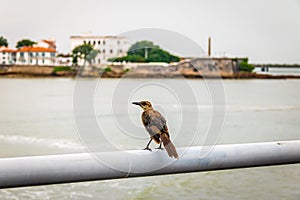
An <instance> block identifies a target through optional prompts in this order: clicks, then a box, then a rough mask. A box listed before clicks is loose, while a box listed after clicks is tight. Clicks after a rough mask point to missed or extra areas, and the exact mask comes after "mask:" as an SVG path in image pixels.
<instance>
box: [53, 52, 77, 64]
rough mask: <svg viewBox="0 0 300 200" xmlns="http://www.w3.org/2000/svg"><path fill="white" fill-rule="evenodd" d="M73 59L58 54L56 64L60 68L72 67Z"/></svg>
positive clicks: (67, 55) (66, 55) (69, 56)
mask: <svg viewBox="0 0 300 200" xmlns="http://www.w3.org/2000/svg"><path fill="white" fill-rule="evenodd" d="M72 61H73V57H72V55H69V54H59V55H57V56H56V64H57V65H60V66H72V64H73V63H72Z"/></svg>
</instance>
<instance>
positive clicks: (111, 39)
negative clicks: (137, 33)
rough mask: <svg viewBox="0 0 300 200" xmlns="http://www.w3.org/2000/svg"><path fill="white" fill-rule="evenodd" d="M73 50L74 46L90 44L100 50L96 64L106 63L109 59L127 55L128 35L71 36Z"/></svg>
mask: <svg viewBox="0 0 300 200" xmlns="http://www.w3.org/2000/svg"><path fill="white" fill-rule="evenodd" d="M70 40H71V51H73V49H74V48H76V47H78V46H80V45H83V44H90V45H92V46H94V48H95V49H96V50H98V51H99V53H98V55H97V57H96V59H95V64H105V63H107V59H109V58H116V57H121V56H126V55H127V51H128V49H129V42H128V39H127V38H126V37H120V36H93V35H80V36H71V37H70Z"/></svg>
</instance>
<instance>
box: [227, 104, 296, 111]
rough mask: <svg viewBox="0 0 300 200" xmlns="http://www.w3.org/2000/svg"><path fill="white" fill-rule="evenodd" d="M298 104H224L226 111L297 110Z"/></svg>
mask: <svg viewBox="0 0 300 200" xmlns="http://www.w3.org/2000/svg"><path fill="white" fill-rule="evenodd" d="M299 109H300V106H284V105H278V106H277V105H274V106H226V110H227V111H237V112H238V111H258V112H260V111H282V110H299Z"/></svg>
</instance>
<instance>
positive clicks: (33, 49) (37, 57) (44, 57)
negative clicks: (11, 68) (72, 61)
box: [16, 39, 56, 65]
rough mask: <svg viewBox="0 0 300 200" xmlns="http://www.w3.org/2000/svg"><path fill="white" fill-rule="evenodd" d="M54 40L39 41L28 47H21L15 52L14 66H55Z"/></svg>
mask: <svg viewBox="0 0 300 200" xmlns="http://www.w3.org/2000/svg"><path fill="white" fill-rule="evenodd" d="M55 43H56V42H55V40H53V39H48V40H41V41H39V42H38V43H37V44H35V45H33V46H29V47H26V46H25V47H21V48H19V49H18V50H17V51H16V64H18V65H55V64H56V44H55Z"/></svg>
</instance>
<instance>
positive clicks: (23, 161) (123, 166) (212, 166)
mask: <svg viewBox="0 0 300 200" xmlns="http://www.w3.org/2000/svg"><path fill="white" fill-rule="evenodd" d="M178 153H179V154H180V158H179V159H178V160H177V159H172V158H169V157H168V155H167V153H166V152H165V151H162V150H153V151H152V152H150V151H145V150H134V151H118V152H102V153H92V154H88V153H80V154H65V155H49V156H34V157H18V158H2V159H0V188H11V187H23V186H34V185H46V184H57V183H71V182H80V181H94V180H107V179H117V178H128V177H142V176H154V175H164V174H175V173H188V172H201V171H210V170H224V169H234V168H246V167H259V166H269V165H282V164H294V163H300V140H297V141H284V142H264V143H249V144H229V145H216V146H214V147H212V146H200V147H189V148H178Z"/></svg>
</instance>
